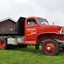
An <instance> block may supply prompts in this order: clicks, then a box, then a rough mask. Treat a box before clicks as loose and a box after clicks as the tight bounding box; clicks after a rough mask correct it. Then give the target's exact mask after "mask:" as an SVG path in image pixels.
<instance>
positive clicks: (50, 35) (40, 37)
mask: <svg viewBox="0 0 64 64" xmlns="http://www.w3.org/2000/svg"><path fill="white" fill-rule="evenodd" d="M58 36H59V35H58V34H56V33H44V34H39V35H38V36H37V41H38V43H40V41H41V40H42V41H43V40H45V39H50V38H51V39H59V38H58Z"/></svg>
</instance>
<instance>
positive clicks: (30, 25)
mask: <svg viewBox="0 0 64 64" xmlns="http://www.w3.org/2000/svg"><path fill="white" fill-rule="evenodd" d="M37 26H38V25H37V22H36V20H35V19H34V18H29V19H27V22H26V27H25V37H26V40H27V41H28V40H29V41H34V40H36V36H37Z"/></svg>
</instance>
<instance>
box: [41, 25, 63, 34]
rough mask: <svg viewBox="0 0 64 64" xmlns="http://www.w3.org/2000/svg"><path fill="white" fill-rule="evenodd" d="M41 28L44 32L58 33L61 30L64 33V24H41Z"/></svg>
mask: <svg viewBox="0 0 64 64" xmlns="http://www.w3.org/2000/svg"><path fill="white" fill-rule="evenodd" d="M40 26H41V29H42V31H43V32H44V33H56V34H58V33H59V32H60V31H61V30H62V31H63V33H64V27H63V26H57V25H40Z"/></svg>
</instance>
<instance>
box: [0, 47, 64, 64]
mask: <svg viewBox="0 0 64 64" xmlns="http://www.w3.org/2000/svg"><path fill="white" fill-rule="evenodd" d="M0 64H64V52H63V53H60V54H59V55H58V56H45V55H43V54H42V51H41V50H35V49H34V47H32V46H30V47H29V46H28V48H24V49H15V50H14V49H13V50H0Z"/></svg>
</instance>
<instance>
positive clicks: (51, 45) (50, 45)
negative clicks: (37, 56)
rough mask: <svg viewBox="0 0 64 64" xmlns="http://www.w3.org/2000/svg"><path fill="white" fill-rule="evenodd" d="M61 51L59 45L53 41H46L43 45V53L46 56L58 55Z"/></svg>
mask: <svg viewBox="0 0 64 64" xmlns="http://www.w3.org/2000/svg"><path fill="white" fill-rule="evenodd" d="M59 51H60V47H59V43H58V42H57V41H56V40H53V39H46V40H44V41H43V43H42V52H43V53H44V54H45V55H50V56H53V55H58V54H59Z"/></svg>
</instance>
